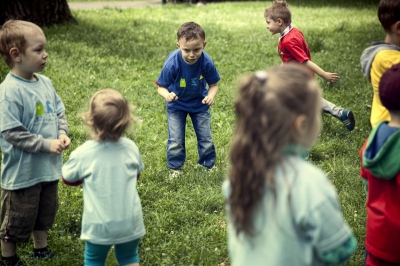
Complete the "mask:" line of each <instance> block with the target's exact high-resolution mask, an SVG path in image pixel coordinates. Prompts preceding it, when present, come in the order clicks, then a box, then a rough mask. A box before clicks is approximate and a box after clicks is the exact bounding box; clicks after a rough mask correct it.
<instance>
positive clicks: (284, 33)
mask: <svg viewBox="0 0 400 266" xmlns="http://www.w3.org/2000/svg"><path fill="white" fill-rule="evenodd" d="M292 29H293V26H292V23H290V24H289V26H287V27H286V29H285V30H284V31H282V33H281V36H279V41H281V39H282V38H283V37H285V36H286V34H288V33H289V32H290V31H291V30H292Z"/></svg>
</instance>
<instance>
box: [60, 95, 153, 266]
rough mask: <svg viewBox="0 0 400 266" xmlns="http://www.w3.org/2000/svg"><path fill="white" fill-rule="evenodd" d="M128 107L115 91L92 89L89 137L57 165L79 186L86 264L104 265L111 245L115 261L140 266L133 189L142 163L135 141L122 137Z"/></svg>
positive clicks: (140, 228) (140, 231)
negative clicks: (90, 137)
mask: <svg viewBox="0 0 400 266" xmlns="http://www.w3.org/2000/svg"><path fill="white" fill-rule="evenodd" d="M130 109H131V107H130V104H129V103H128V102H127V100H126V99H125V98H124V97H123V96H122V95H121V93H119V92H118V91H116V90H112V89H104V90H101V91H98V92H97V93H95V94H94V95H93V97H92V99H91V100H90V109H89V111H88V112H87V113H86V114H85V116H84V118H85V122H86V123H87V125H88V126H90V127H91V128H92V138H93V139H92V140H89V141H87V142H85V143H84V144H83V145H81V146H80V147H78V148H77V149H76V150H74V151H73V152H72V153H71V155H70V157H69V159H68V161H67V162H66V163H65V165H64V166H63V168H62V173H63V182H64V183H65V184H67V185H72V186H74V185H80V184H83V197H84V208H83V217H82V232H81V239H82V240H85V241H86V246H85V254H84V257H85V265H104V262H105V260H106V258H107V253H108V251H109V250H110V248H111V246H113V245H115V255H116V257H117V260H118V262H119V264H120V265H139V256H138V245H139V240H140V238H141V237H143V236H144V234H145V228H144V223H143V216H142V206H141V203H140V198H139V194H138V191H137V188H136V187H137V181H138V178H139V175H140V173H141V172H142V171H143V169H144V165H143V162H142V159H141V157H140V153H139V149H138V147H137V146H136V144H135V143H134V142H133V141H132V140H130V139H128V138H126V137H123V136H122V135H123V133H124V132H125V131H126V130H127V129H128V128H129V127H130V125H131V123H132V121H133V120H134V117H133V116H132V115H131V112H130Z"/></svg>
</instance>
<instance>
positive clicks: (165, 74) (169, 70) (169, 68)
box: [155, 54, 176, 88]
mask: <svg viewBox="0 0 400 266" xmlns="http://www.w3.org/2000/svg"><path fill="white" fill-rule="evenodd" d="M175 72H176V66H175V63H174V57H173V56H172V55H171V54H170V55H169V56H168V57H167V59H166V61H165V63H164V66H163V68H162V70H161V73H160V76H159V77H158V79H157V81H156V82H155V83H156V85H157V86H160V87H164V88H168V87H169V86H170V85H171V84H172V83H173V82H174V77H175V76H176V73H175Z"/></svg>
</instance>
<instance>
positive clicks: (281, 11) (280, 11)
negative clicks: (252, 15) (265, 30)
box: [264, 0, 292, 24]
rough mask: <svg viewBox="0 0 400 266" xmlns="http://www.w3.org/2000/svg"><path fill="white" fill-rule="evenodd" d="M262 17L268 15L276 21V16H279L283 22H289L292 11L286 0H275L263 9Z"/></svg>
mask: <svg viewBox="0 0 400 266" xmlns="http://www.w3.org/2000/svg"><path fill="white" fill-rule="evenodd" d="M264 17H265V18H268V17H269V18H271V19H272V20H273V21H277V20H278V18H280V19H282V20H283V22H284V23H285V24H290V23H291V22H292V13H291V12H290V9H289V5H288V3H287V2H286V1H278V0H275V1H274V2H273V4H272V5H271V6H269V7H267V8H266V9H265V11H264Z"/></svg>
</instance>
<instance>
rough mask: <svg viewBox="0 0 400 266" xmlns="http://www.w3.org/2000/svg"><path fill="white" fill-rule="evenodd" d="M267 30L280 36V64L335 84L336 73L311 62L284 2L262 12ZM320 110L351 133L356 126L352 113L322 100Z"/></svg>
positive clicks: (337, 76) (276, 3)
mask: <svg viewBox="0 0 400 266" xmlns="http://www.w3.org/2000/svg"><path fill="white" fill-rule="evenodd" d="M264 17H265V21H266V22H267V28H268V30H269V31H270V32H271V33H272V34H277V33H279V34H280V37H279V44H278V53H279V56H280V57H281V59H282V63H283V64H286V63H292V62H295V63H300V64H302V65H304V66H306V67H307V68H308V69H309V70H310V71H312V73H313V75H314V73H317V74H318V75H319V76H321V77H322V78H323V79H325V80H327V81H329V82H337V81H338V80H339V75H338V74H337V73H330V72H325V71H324V70H323V69H322V68H320V67H319V66H318V65H317V64H315V63H314V62H312V61H311V54H310V50H309V48H308V45H307V43H306V40H305V38H304V35H303V33H302V32H301V31H300V30H298V29H296V28H294V27H293V26H292V24H291V20H292V14H291V12H290V10H289V6H288V4H287V3H286V2H285V1H276V0H275V1H274V3H273V4H272V5H271V6H269V7H267V8H266V9H265V12H264ZM322 109H323V112H324V113H329V114H331V115H333V116H334V117H336V118H337V119H339V120H340V121H342V123H343V124H344V125H345V126H346V128H347V129H348V130H349V131H351V130H353V129H354V126H355V124H356V122H355V119H354V115H353V112H352V111H350V110H346V109H343V108H339V107H337V106H336V105H335V104H333V103H331V102H329V101H327V100H325V99H324V98H322Z"/></svg>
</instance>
